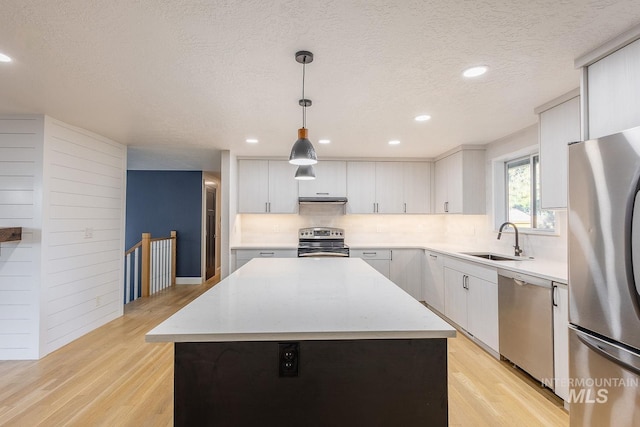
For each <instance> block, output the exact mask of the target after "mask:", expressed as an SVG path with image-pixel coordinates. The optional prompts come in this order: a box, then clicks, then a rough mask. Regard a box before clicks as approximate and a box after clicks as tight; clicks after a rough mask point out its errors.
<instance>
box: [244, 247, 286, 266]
mask: <svg viewBox="0 0 640 427" xmlns="http://www.w3.org/2000/svg"><path fill="white" fill-rule="evenodd" d="M235 255H236V270H237V269H239V268H240V267H242V266H243V265H245V264H246V263H248V262H249V261H251V260H252V259H254V258H296V257H297V256H298V250H297V249H236V250H235Z"/></svg>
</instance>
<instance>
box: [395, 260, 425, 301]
mask: <svg viewBox="0 0 640 427" xmlns="http://www.w3.org/2000/svg"><path fill="white" fill-rule="evenodd" d="M421 255H422V251H421V250H420V249H392V250H391V263H390V270H389V278H390V279H391V281H392V282H393V283H395V284H396V285H398V286H399V287H400V288H402V289H403V290H404V291H405V292H407V293H408V294H409V295H411V296H412V297H414V298H415V299H417V300H418V301H423V297H422V280H421V276H422V274H421V273H422V265H421Z"/></svg>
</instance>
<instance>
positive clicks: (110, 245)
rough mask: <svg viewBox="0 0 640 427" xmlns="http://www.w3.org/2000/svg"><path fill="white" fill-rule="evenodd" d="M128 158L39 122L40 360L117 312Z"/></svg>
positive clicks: (74, 131) (107, 144)
mask: <svg viewBox="0 0 640 427" xmlns="http://www.w3.org/2000/svg"><path fill="white" fill-rule="evenodd" d="M126 153H127V151H126V146H124V145H122V144H118V143H116V142H113V141H110V140H108V139H106V138H103V137H101V136H99V135H96V134H93V133H91V132H88V131H85V130H82V129H79V128H75V127H72V126H70V125H67V124H65V123H62V122H59V121H57V120H54V119H51V118H49V117H47V118H46V119H45V135H44V176H43V179H44V207H43V235H42V286H41V292H42V299H41V300H42V308H41V313H42V321H41V327H42V329H41V335H40V337H41V345H42V346H41V352H40V353H41V355H44V354H47V353H49V352H51V351H53V350H55V349H57V348H60V347H61V346H63V345H64V344H67V343H69V342H70V341H72V340H74V339H76V338H78V337H80V336H82V335H84V334H85V333H87V332H89V331H91V330H93V329H95V328H97V327H99V326H101V325H103V324H105V323H107V322H109V321H111V320H113V319H115V318H117V317H119V316H121V315H122V313H123V296H122V293H123V283H122V282H123V275H124V272H123V248H124V233H123V231H124V218H125V215H124V205H125V197H124V196H125V188H126V182H125V180H126V160H127V159H126Z"/></svg>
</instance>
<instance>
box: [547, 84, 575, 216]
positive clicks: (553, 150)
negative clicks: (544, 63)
mask: <svg viewBox="0 0 640 427" xmlns="http://www.w3.org/2000/svg"><path fill="white" fill-rule="evenodd" d="M579 140H580V97H579V96H577V97H574V98H572V99H569V100H568V101H565V102H562V103H561V104H559V105H556V106H555V107H553V108H550V109H548V110H545V111H542V112H541V113H540V195H541V207H542V208H543V209H557V208H566V207H567V151H568V149H567V145H568V143H570V142H574V141H579Z"/></svg>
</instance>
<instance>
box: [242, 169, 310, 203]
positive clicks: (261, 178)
mask: <svg viewBox="0 0 640 427" xmlns="http://www.w3.org/2000/svg"><path fill="white" fill-rule="evenodd" d="M295 173H296V166H294V165H291V164H289V162H287V161H286V160H239V161H238V212H239V213H296V212H297V211H298V181H296V180H295V179H294V176H295Z"/></svg>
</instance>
